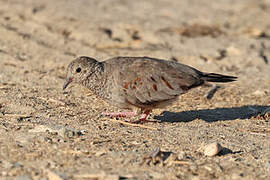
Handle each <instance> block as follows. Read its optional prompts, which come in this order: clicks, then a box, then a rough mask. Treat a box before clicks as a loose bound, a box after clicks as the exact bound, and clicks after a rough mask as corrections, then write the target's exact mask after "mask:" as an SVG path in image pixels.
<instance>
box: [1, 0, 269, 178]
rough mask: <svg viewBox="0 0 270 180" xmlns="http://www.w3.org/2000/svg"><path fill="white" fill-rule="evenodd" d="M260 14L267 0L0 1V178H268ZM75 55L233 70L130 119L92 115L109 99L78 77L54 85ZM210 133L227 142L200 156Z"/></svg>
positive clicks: (264, 19)
mask: <svg viewBox="0 0 270 180" xmlns="http://www.w3.org/2000/svg"><path fill="white" fill-rule="evenodd" d="M269 19H270V1H267V0H261V1H257V0H238V1H235V0H219V1H214V0H189V1H179V0H171V1H165V0H164V1H162V0H151V1H150V0H149V1H145V0H137V1H125V0H115V1H112V0H107V1H105V0H103V1H101V0H91V1H90V0H77V1H72V0H57V1H55V0H39V1H36V0H23V1H20V0H0V67H1V71H0V179H14V178H15V177H16V179H19V180H30V179H43V180H45V179H49V180H53V179H193V180H197V179H220V180H223V179H224V180H225V179H245V180H246V179H270V141H269V138H270V121H269V115H268V114H267V113H265V114H264V111H265V110H266V109H267V108H269V107H270V21H269ZM79 55H87V56H91V57H95V58H96V59H98V60H105V59H107V58H110V57H114V56H151V57H156V58H163V59H168V60H175V61H178V62H182V63H185V64H189V65H191V66H194V67H196V68H198V69H200V70H202V71H207V72H217V73H223V74H229V75H236V76H238V77H239V79H238V81H237V82H234V83H229V84H226V85H222V88H220V89H219V90H218V91H217V93H216V94H215V96H214V97H213V98H212V99H211V100H207V99H206V98H205V94H206V93H207V91H209V89H210V88H209V87H201V88H197V89H194V90H193V91H191V92H190V93H188V94H185V95H183V96H181V97H180V98H179V101H177V102H176V104H175V105H173V106H170V107H168V108H167V109H161V110H155V111H154V112H153V113H152V115H151V117H150V119H152V120H154V121H157V122H156V123H151V122H150V123H146V124H144V126H146V127H148V128H145V127H132V126H130V125H125V124H121V123H119V121H116V120H114V119H109V118H106V117H102V116H100V113H101V112H102V111H118V109H116V108H114V107H111V106H109V105H107V104H106V103H104V102H103V101H101V100H99V99H97V98H96V97H95V96H94V95H92V94H91V92H89V91H88V90H86V89H85V88H83V87H81V86H78V85H72V86H71V87H69V88H68V89H67V90H66V91H65V92H63V91H62V85H63V83H64V79H65V69H66V66H67V65H68V64H69V63H70V62H71V61H72V60H73V58H74V57H76V56H79ZM269 112H270V110H269ZM120 120H122V121H124V119H120ZM212 142H219V143H220V144H221V145H222V146H223V147H224V148H223V150H222V151H221V153H219V154H218V155H217V156H214V157H207V156H205V155H204V153H203V148H204V146H205V145H206V144H209V143H212ZM156 148H160V152H158V153H157V154H155V153H154V152H153V151H155V150H156ZM151 152H152V154H151ZM149 153H150V154H149Z"/></svg>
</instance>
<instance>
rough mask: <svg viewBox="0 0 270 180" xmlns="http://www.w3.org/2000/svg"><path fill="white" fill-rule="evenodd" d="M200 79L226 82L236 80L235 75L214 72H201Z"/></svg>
mask: <svg viewBox="0 0 270 180" xmlns="http://www.w3.org/2000/svg"><path fill="white" fill-rule="evenodd" d="M201 79H202V80H204V81H209V82H221V83H226V82H232V81H236V79H237V77H235V76H226V75H222V74H216V73H203V74H202V75H201Z"/></svg>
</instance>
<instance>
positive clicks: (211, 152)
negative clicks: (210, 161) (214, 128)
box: [204, 142, 222, 156]
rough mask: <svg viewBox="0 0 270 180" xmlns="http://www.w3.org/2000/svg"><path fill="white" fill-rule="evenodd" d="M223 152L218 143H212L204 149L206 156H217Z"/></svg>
mask: <svg viewBox="0 0 270 180" xmlns="http://www.w3.org/2000/svg"><path fill="white" fill-rule="evenodd" d="M221 150H222V146H221V145H220V144H219V143H217V142H214V143H211V144H208V145H206V146H205V147H204V155H206V156H215V155H217V154H218V153H219V152H220V151H221Z"/></svg>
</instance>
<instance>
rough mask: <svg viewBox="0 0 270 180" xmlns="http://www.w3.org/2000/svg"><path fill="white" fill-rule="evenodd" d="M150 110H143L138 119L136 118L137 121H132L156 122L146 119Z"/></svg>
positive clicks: (141, 122)
mask: <svg viewBox="0 0 270 180" xmlns="http://www.w3.org/2000/svg"><path fill="white" fill-rule="evenodd" d="M150 112H151V111H150V110H148V111H145V112H144V113H143V114H142V115H141V117H140V119H138V120H137V121H132V123H136V124H143V123H145V122H156V121H151V120H147V117H148V115H149V114H150Z"/></svg>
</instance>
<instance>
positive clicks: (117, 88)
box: [63, 57, 236, 112]
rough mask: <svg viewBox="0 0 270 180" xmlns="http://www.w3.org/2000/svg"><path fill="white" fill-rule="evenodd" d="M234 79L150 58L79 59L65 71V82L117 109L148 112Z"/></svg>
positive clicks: (66, 84)
mask: <svg viewBox="0 0 270 180" xmlns="http://www.w3.org/2000/svg"><path fill="white" fill-rule="evenodd" d="M235 80H236V77H234V76H225V75H221V74H215V73H204V72H200V71H198V70H196V69H195V68H192V67H190V66H187V65H184V64H180V63H177V62H174V61H165V60H161V59H154V58H149V57H115V58H112V59H108V60H106V61H103V62H99V61H97V60H95V59H93V58H89V57H78V58H77V59H75V60H74V61H73V62H71V63H70V64H69V66H68V68H67V80H66V83H65V84H64V87H63V88H64V89H65V88H66V87H67V86H68V84H69V83H71V82H75V83H78V84H81V85H83V86H85V87H87V88H88V89H90V90H91V91H92V92H93V93H94V94H96V95H97V96H98V97H100V98H101V99H103V100H105V101H107V102H109V103H110V104H112V105H114V106H118V107H120V108H125V109H131V110H137V109H141V110H142V111H143V112H144V111H149V110H150V111H151V110H152V109H154V108H163V107H166V106H167V105H169V104H170V103H171V102H173V101H175V100H176V99H177V97H178V96H179V95H181V94H183V93H186V92H187V91H188V90H190V89H192V88H195V87H198V86H200V85H202V84H203V83H204V82H206V81H209V82H231V81H235Z"/></svg>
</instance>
